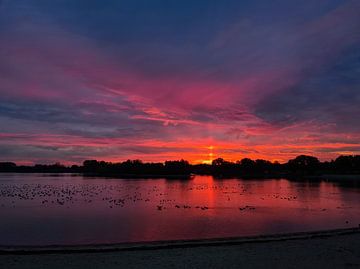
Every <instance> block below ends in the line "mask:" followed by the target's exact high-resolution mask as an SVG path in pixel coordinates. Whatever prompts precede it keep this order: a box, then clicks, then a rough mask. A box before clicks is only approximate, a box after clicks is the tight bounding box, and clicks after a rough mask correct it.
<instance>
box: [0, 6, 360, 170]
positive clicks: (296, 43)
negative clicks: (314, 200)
mask: <svg viewBox="0 0 360 269" xmlns="http://www.w3.org/2000/svg"><path fill="white" fill-rule="evenodd" d="M359 115H360V1H358V0H353V1H352V0H349V1H346V0H319V1H313V0H301V1H300V0H291V1H289V0H273V1H268V0H223V1H219V0H216V1H215V0H197V1H194V0H182V1H179V0H176V1H175V0H151V1H148V0H107V1H101V0H98V1H94V0H52V1H48V0H0V152H1V154H0V161H14V162H17V163H22V164H34V163H54V162H57V161H60V162H62V163H64V164H73V163H81V162H82V161H83V160H85V159H98V160H105V161H114V162H116V161H123V160H126V159H142V160H144V161H152V162H157V161H164V160H175V159H181V158H183V159H187V160H189V161H190V162H192V163H202V162H210V161H211V160H212V159H214V158H216V157H223V158H224V159H226V160H230V161H235V160H239V159H242V158H245V157H249V158H253V159H257V158H263V159H268V160H271V161H280V162H285V161H287V160H288V159H290V158H294V157H295V156H297V155H300V154H308V155H315V156H317V157H319V159H320V160H330V159H333V158H336V157H337V156H338V155H340V154H360V116H359Z"/></svg>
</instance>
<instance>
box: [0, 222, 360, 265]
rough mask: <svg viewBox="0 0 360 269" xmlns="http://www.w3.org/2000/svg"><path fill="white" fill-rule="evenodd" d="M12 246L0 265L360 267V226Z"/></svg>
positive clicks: (1, 253) (3, 255) (5, 251)
mask: <svg viewBox="0 0 360 269" xmlns="http://www.w3.org/2000/svg"><path fill="white" fill-rule="evenodd" d="M74 250H75V251H77V252H76V253H75V252H73V251H74ZM16 251H17V252H16ZM16 251H15V252H14V250H10V249H6V248H3V249H2V250H1V252H0V268H1V269H13V268H14V269H15V268H28V269H32V268H36V269H41V268H44V269H63V268H86V269H91V268H110V269H111V268H171V269H175V268H324V269H325V268H360V229H358V228H355V229H348V230H337V231H330V232H324V233H307V234H293V235H283V236H277V237H255V238H246V239H231V240H230V239H229V240H226V241H224V240H207V241H196V242H194V243H192V242H189V241H187V242H175V244H173V245H172V244H171V243H166V244H162V243H155V244H148V245H142V244H140V245H131V246H128V245H127V246H123V245H118V246H116V247H114V248H112V247H111V246H106V247H93V248H91V247H86V248H82V247H80V248H72V249H67V250H66V249H65V250H64V249H60V248H53V249H47V250H46V249H41V250H40V251H39V249H37V250H36V249H35V251H33V250H31V249H22V250H19V249H17V250H16ZM19 251H20V252H19ZM38 251H39V252H38ZM24 253H25V254H24Z"/></svg>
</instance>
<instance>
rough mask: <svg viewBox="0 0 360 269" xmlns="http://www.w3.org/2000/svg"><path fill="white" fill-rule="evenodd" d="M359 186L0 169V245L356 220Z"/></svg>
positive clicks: (314, 226) (255, 231)
mask: <svg viewBox="0 0 360 269" xmlns="http://www.w3.org/2000/svg"><path fill="white" fill-rule="evenodd" d="M359 205H360V188H357V187H354V186H353V187H349V186H343V187H341V186H340V185H339V184H337V183H331V182H326V181H317V182H304V181H297V182H294V181H289V180H286V179H268V180H248V179H247V180H241V179H223V180H216V179H214V178H213V177H212V176H195V177H194V178H193V179H191V180H174V179H171V180H167V179H132V180H129V179H126V180H125V179H109V178H108V179H105V178H85V177H83V176H72V175H69V174H62V175H48V174H0V245H72V244H103V243H121V242H137V241H157V240H173V239H199V238H214V237H232V236H249V235H260V234H274V233H285V232H300V231H301V232H302V231H312V230H321V229H333V228H346V227H354V226H358V225H359V223H360V206H359Z"/></svg>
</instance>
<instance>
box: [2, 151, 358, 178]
mask: <svg viewBox="0 0 360 269" xmlns="http://www.w3.org/2000/svg"><path fill="white" fill-rule="evenodd" d="M0 172H21V173H36V172H38V173H83V174H86V175H100V176H101V175H104V176H107V175H109V176H116V175H118V176H126V175H128V176H137V175H138V176H146V175H149V176H154V175H158V176H164V175H168V176H187V175H190V174H203V175H214V176H219V177H221V176H245V177H246V176H250V177H253V176H256V177H270V176H271V177H273V176H288V175H296V176H302V175H303V176H306V175H324V174H360V155H348V156H339V157H338V158H336V159H335V160H332V161H325V162H320V161H319V160H318V158H316V157H313V156H307V155H300V156H298V157H296V158H294V159H291V160H289V161H288V162H287V163H283V164H280V163H278V162H270V161H267V160H261V159H258V160H251V159H249V158H244V159H242V160H240V161H237V162H229V161H226V160H224V159H222V158H218V159H215V160H214V161H213V162H212V164H193V165H192V164H189V162H187V161H185V160H180V161H166V162H164V163H145V162H142V161H140V160H127V161H124V162H118V163H111V162H104V161H97V160H86V161H84V162H83V165H81V166H78V165H73V166H64V165H61V164H60V163H56V164H52V165H34V166H18V165H16V164H15V163H12V162H0Z"/></svg>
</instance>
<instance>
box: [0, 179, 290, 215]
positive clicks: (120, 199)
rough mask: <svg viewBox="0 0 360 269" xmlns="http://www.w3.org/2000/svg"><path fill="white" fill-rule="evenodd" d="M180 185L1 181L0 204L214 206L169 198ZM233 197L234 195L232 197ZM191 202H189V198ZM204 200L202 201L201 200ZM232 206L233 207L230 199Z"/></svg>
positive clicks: (237, 191)
mask: <svg viewBox="0 0 360 269" xmlns="http://www.w3.org/2000/svg"><path fill="white" fill-rule="evenodd" d="M176 188H182V189H184V187H183V186H177V185H176V184H175V185H171V184H170V185H169V186H166V191H165V190H162V189H161V188H160V187H158V186H156V185H153V186H148V185H146V186H139V184H106V183H105V184H92V183H89V184H86V183H85V184H10V185H9V184H8V185H6V184H1V185H0V206H1V207H6V206H11V207H15V206H16V205H23V204H24V203H22V201H32V200H34V203H33V204H32V205H36V203H37V204H40V205H43V206H49V205H52V206H56V205H58V206H64V207H67V208H70V207H71V206H72V205H78V204H84V203H85V204H91V203H94V202H103V204H104V205H105V206H107V207H108V208H110V209H112V208H117V207H120V208H122V207H125V206H126V205H135V204H136V203H138V202H144V203H149V204H151V205H152V206H153V207H154V208H155V209H157V210H158V211H162V210H165V209H169V208H176V209H191V208H193V209H199V210H202V211H204V210H209V209H214V208H215V207H211V206H209V205H206V204H202V205H193V204H183V203H176V199H169V197H171V196H172V195H171V194H170V193H169V192H171V193H173V192H172V189H176ZM185 190H186V191H189V192H193V191H195V192H201V191H211V192H220V194H221V195H222V196H223V200H224V201H231V200H232V199H234V195H245V194H247V195H252V194H253V192H252V191H251V188H250V186H249V185H244V184H238V185H232V186H231V185H230V186H226V185H223V184H220V185H216V184H214V185H209V184H193V185H190V186H187V187H186V188H185ZM173 198H177V199H178V200H180V199H181V197H179V195H175V197H173ZM268 198H272V199H281V200H287V201H293V200H296V199H297V196H293V195H287V196H281V195H280V194H267V195H262V196H259V199H261V200H265V199H268ZM234 200H236V198H235V199H234ZM190 203H191V202H190ZM204 203H206V201H205V202H204ZM233 207H236V202H235V201H234V203H233ZM237 208H238V209H239V210H240V211H244V210H246V211H253V210H255V209H256V207H255V206H252V205H243V206H240V207H239V206H238V207H237Z"/></svg>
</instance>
